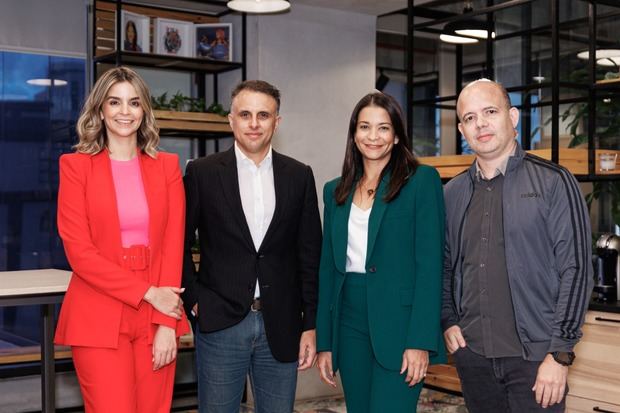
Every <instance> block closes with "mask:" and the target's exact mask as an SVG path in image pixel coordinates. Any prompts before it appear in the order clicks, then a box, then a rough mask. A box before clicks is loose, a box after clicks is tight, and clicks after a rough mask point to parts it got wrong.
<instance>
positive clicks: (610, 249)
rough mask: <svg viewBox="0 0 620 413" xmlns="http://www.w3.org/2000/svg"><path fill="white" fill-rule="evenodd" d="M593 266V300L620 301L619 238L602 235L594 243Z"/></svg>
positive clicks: (611, 235)
mask: <svg viewBox="0 0 620 413" xmlns="http://www.w3.org/2000/svg"><path fill="white" fill-rule="evenodd" d="M594 264H595V265H594V299H595V300H597V301H601V302H614V301H617V300H620V237H619V236H617V235H614V234H603V235H602V236H601V237H600V238H599V239H598V240H597V241H596V257H595V262H594Z"/></svg>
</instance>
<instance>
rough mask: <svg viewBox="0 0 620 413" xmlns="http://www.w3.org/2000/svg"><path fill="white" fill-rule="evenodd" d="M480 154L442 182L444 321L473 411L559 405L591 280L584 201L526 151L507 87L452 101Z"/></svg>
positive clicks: (562, 172) (475, 90)
mask: <svg viewBox="0 0 620 413" xmlns="http://www.w3.org/2000/svg"><path fill="white" fill-rule="evenodd" d="M457 115H458V117H459V121H460V122H459V125H458V127H459V131H460V132H461V133H462V134H463V136H465V139H466V140H467V143H468V144H469V146H470V147H471V148H472V149H473V151H474V152H475V154H476V161H475V162H474V163H473V165H472V166H471V167H470V168H469V169H468V170H467V171H465V172H464V173H462V174H460V175H458V176H457V177H455V178H454V179H452V180H451V181H450V182H448V184H447V185H446V187H445V202H446V220H447V221H446V252H445V262H444V281H443V304H442V325H443V329H444V337H445V340H446V346H447V347H448V351H449V352H450V353H452V354H453V355H454V360H455V362H456V367H457V370H458V373H459V376H460V378H461V384H462V389H463V395H464V396H465V402H466V404H467V407H468V409H469V411H470V412H471V413H478V412H493V413H497V412H509V411H510V412H526V411H527V412H536V411H543V409H545V410H544V411H546V412H549V411H552V412H563V411H564V408H565V402H564V396H565V393H566V392H567V387H566V378H567V374H568V366H570V365H571V363H572V361H573V359H574V357H575V355H574V353H573V347H574V346H575V344H577V342H578V341H579V338H580V337H581V335H582V333H581V326H582V324H583V320H584V317H585V312H586V310H587V306H588V299H589V297H590V293H591V288H592V266H591V245H590V243H591V231H590V223H589V216H588V211H587V209H586V205H585V202H584V200H583V197H582V195H581V193H580V190H579V186H578V184H577V181H576V180H575V178H574V177H573V176H572V175H571V174H570V173H569V172H568V171H567V170H566V169H565V168H563V167H561V166H559V165H556V164H554V163H551V162H549V161H547V160H544V159H541V158H538V157H536V156H533V155H530V154H527V153H525V152H524V151H523V150H522V149H521V147H520V146H519V144H518V143H517V141H516V139H515V138H516V135H517V132H516V129H515V128H516V126H517V124H518V122H519V111H518V110H517V109H516V108H514V107H511V104H510V98H509V96H508V93H507V92H506V89H504V87H503V86H501V85H500V84H498V83H496V82H492V81H490V80H487V79H481V80H478V81H475V82H472V83H470V84H469V85H467V86H466V87H465V88H464V89H463V91H462V92H461V94H460V96H459V98H458V101H457Z"/></svg>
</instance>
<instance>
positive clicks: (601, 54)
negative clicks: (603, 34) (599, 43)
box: [577, 49, 620, 66]
mask: <svg viewBox="0 0 620 413" xmlns="http://www.w3.org/2000/svg"><path fill="white" fill-rule="evenodd" d="M594 56H596V64H597V65H599V66H620V49H598V50H597V51H596V52H595V54H594ZM577 57H578V58H579V59H583V60H588V59H589V58H590V52H589V51H588V50H586V51H585V52H580V53H577Z"/></svg>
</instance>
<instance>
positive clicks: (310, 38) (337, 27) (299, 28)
mask: <svg viewBox="0 0 620 413" xmlns="http://www.w3.org/2000/svg"><path fill="white" fill-rule="evenodd" d="M248 31H249V32H248V59H247V61H248V78H250V79H251V78H260V79H263V80H266V81H268V82H272V83H274V84H275V85H276V86H277V87H278V88H279V89H280V90H281V92H282V108H281V112H280V113H281V115H282V123H281V124H280V128H279V131H278V132H277V134H276V136H275V138H274V148H275V149H276V150H277V151H280V152H282V153H284V154H287V155H290V156H292V157H294V158H297V159H299V160H300V161H302V162H304V163H306V164H309V165H310V166H312V169H313V170H314V175H315V179H316V183H317V189H318V192H319V204H320V205H322V188H323V184H324V183H325V182H326V181H327V180H329V179H331V178H333V177H335V176H338V175H339V174H340V167H341V164H342V159H343V157H344V148H345V141H346V135H347V129H348V122H349V117H350V116H351V111H352V110H353V106H354V105H355V103H357V101H358V100H359V99H360V98H361V97H362V96H363V95H365V94H366V93H368V92H370V91H371V90H372V89H373V88H374V84H375V49H376V48H375V36H376V17H374V16H369V15H364V14H359V13H353V12H344V11H337V10H330V9H324V8H319V7H312V6H305V5H300V4H295V5H294V6H293V7H292V9H291V11H290V12H289V13H285V14H279V15H269V16H258V17H257V16H253V17H250V18H248Z"/></svg>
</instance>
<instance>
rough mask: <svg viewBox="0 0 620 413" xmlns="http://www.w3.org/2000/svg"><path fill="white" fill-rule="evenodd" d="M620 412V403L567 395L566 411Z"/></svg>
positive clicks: (570, 412) (587, 412)
mask: <svg viewBox="0 0 620 413" xmlns="http://www.w3.org/2000/svg"><path fill="white" fill-rule="evenodd" d="M597 412H598V413H620V405H617V404H610V403H604V402H601V401H596V400H590V399H584V398H582V397H575V396H571V395H570V394H569V395H568V396H567V397H566V413H597Z"/></svg>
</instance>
